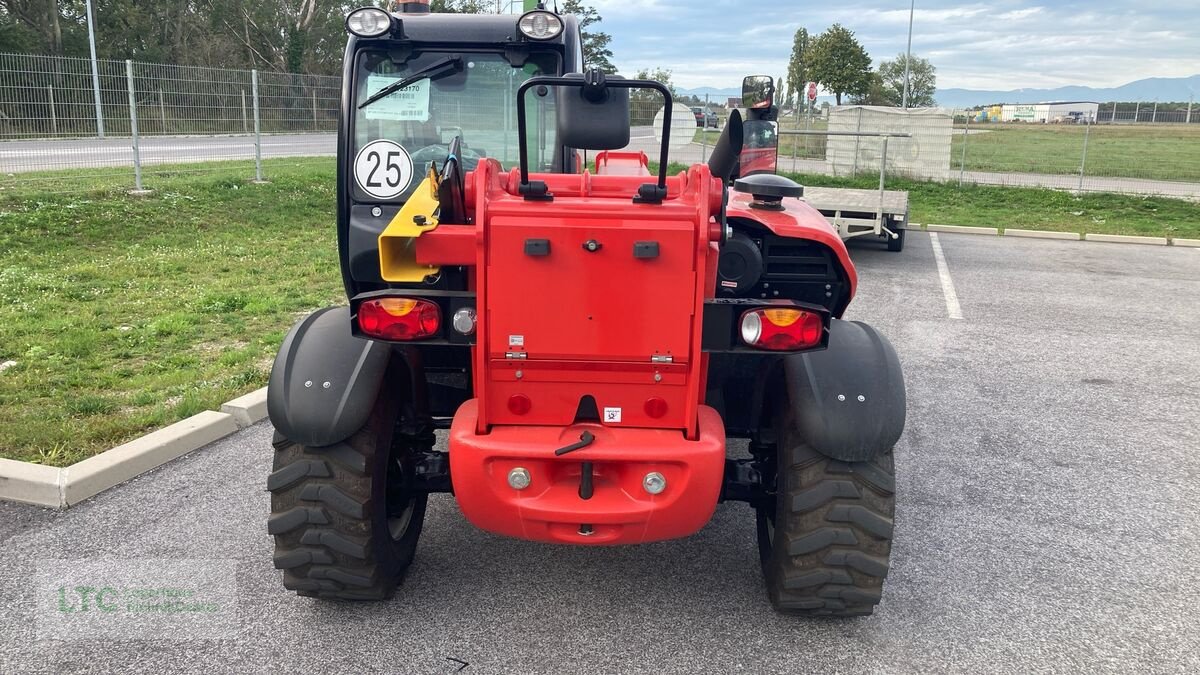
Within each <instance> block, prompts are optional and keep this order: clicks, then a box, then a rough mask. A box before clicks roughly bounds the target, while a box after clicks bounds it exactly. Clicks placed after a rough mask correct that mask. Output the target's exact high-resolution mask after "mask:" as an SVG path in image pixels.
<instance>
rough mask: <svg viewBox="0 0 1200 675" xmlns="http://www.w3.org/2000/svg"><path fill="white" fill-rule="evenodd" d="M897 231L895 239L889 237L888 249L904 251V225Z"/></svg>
mask: <svg viewBox="0 0 1200 675" xmlns="http://www.w3.org/2000/svg"><path fill="white" fill-rule="evenodd" d="M895 232H896V235H897V236H896V238H895V239H892V238H891V237H888V238H887V247H888V250H889V251H893V252H899V251H903V250H904V228H902V227H901V228H898V229H897V230H896V231H895Z"/></svg>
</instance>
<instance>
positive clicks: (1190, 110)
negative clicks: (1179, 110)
mask: <svg viewBox="0 0 1200 675" xmlns="http://www.w3.org/2000/svg"><path fill="white" fill-rule="evenodd" d="M1195 102H1196V97H1195V96H1192V97H1191V98H1189V99H1188V112H1187V119H1186V120H1184V122H1183V123H1184V124H1191V123H1192V104H1193V103H1195Z"/></svg>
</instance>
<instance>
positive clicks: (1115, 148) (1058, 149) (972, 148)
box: [780, 108, 1200, 200]
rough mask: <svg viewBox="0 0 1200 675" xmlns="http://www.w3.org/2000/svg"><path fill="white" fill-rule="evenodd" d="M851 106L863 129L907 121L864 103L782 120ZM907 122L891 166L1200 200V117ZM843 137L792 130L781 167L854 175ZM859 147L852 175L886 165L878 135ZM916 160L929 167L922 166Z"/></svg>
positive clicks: (826, 124) (816, 122)
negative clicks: (945, 134)
mask: <svg viewBox="0 0 1200 675" xmlns="http://www.w3.org/2000/svg"><path fill="white" fill-rule="evenodd" d="M897 112H899V111H897ZM847 114H848V115H850V116H851V119H852V120H853V119H855V118H856V117H857V118H858V119H861V121H862V123H861V124H860V125H858V126H856V127H855V129H856V130H859V131H889V130H891V131H894V130H896V129H897V127H895V126H894V125H892V124H889V123H887V122H881V121H879V119H876V118H874V117H873V116H872V115H871V114H869V113H867V112H864V111H863V109H855V108H844V109H841V110H838V109H835V110H834V111H832V112H831V113H829V114H828V115H819V116H816V117H815V118H813V119H811V120H807V121H805V120H801V119H794V118H786V119H784V120H781V121H780V126H781V128H782V129H788V128H792V129H804V128H812V129H817V130H820V129H837V128H842V129H845V128H846V126H845V125H844V124H840V123H839V122H838V118H839V116H843V117H844V116H845V115H847ZM1185 114H1186V113H1185ZM1160 115H1161V113H1160ZM1102 117H1103V115H1102ZM1148 119H1149V117H1147V120H1148ZM1101 121H1102V122H1105V121H1104V120H1103V119H1102V120H1101ZM951 124H952V127H951V126H950V125H951ZM946 128H950V129H952V136H951V137H950V138H949V141H950V142H949V143H945V142H943V139H942V138H941V137H940V136H938V135H935V130H938V131H940V130H942V129H946ZM905 130H907V131H911V132H912V133H913V136H914V138H913V141H912V142H911V143H910V144H901V145H900V146H899V147H893V150H894V152H893V153H892V154H891V155H890V156H889V158H888V167H887V171H888V173H889V174H890V175H896V176H906V177H909V178H916V179H925V180H936V181H941V182H950V183H952V184H956V185H960V186H961V185H965V184H982V185H1002V186H1016V187H1043V188H1052V189H1059V190H1072V191H1078V192H1115V193H1127V194H1141V195H1162V196H1169V197H1178V198H1183V199H1190V200H1200V125H1197V124H1196V123H1191V124H1184V123H1166V122H1164V123H1159V124H1150V123H1149V122H1148V121H1147V122H1143V123H1140V124H1136V125H1135V124H1133V123H1132V121H1131V122H1130V123H1126V124H1122V123H1117V124H1111V123H1107V122H1105V123H1095V122H1094V121H1093V120H1088V119H1086V118H1085V119H1083V120H1082V121H1081V122H1080V123H1077V124H1072V123H1060V124H1053V123H1050V124H1042V123H1021V122H1015V123H1000V122H985V123H980V122H977V121H974V119H973V116H971V115H966V114H953V113H951V112H949V111H942V112H941V113H940V114H938V115H930V116H922V115H919V114H918V115H914V116H912V118H911V119H910V121H909V123H908V126H906V127H905ZM833 144H834V142H833V141H830V140H826V139H816V138H810V137H803V138H797V139H794V140H793V139H788V138H787V137H786V136H785V137H783V139H782V141H781V145H780V168H781V169H782V170H791V171H795V172H798V173H815V174H826V175H844V173H845V169H846V166H847V162H846V161H845V158H844V157H839V156H838V155H837V154H836V153H835V152H833V151H832V149H833V147H835V146H834V145H833ZM851 156H852V158H853V163H852V164H850V166H851V167H852V168H851V173H852V174H854V175H858V174H870V175H873V174H874V173H875V172H877V171H878V170H879V152H878V145H877V144H874V145H873V144H872V143H870V142H858V145H857V146H856V148H855V152H853V153H852V155H851ZM914 165H916V166H920V167H923V170H922V171H913V166H914ZM935 167H936V169H935ZM930 171H936V172H939V173H936V174H935V173H930Z"/></svg>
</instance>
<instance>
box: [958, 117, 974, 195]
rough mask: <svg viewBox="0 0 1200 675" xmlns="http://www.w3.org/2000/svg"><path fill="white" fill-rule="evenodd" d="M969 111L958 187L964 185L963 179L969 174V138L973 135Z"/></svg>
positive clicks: (964, 133) (964, 128)
mask: <svg viewBox="0 0 1200 675" xmlns="http://www.w3.org/2000/svg"><path fill="white" fill-rule="evenodd" d="M967 113H968V114H967V126H965V127H963V141H962V145H963V147H962V160H960V161H959V165H958V187H962V186H963V179H964V178H966V176H967V139H968V138H970V137H971V115H970V111H967Z"/></svg>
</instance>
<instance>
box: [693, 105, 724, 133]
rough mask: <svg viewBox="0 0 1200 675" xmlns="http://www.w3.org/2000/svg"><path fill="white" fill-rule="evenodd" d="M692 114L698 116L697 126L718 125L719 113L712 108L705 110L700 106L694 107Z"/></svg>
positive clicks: (713, 126) (715, 126)
mask: <svg viewBox="0 0 1200 675" xmlns="http://www.w3.org/2000/svg"><path fill="white" fill-rule="evenodd" d="M692 114H693V115H695V116H696V126H698V127H712V128H713V129H716V128H717V127H718V122H717V113H715V112H713V111H711V110H705V109H704V108H702V107H700V106H693V107H692Z"/></svg>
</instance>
